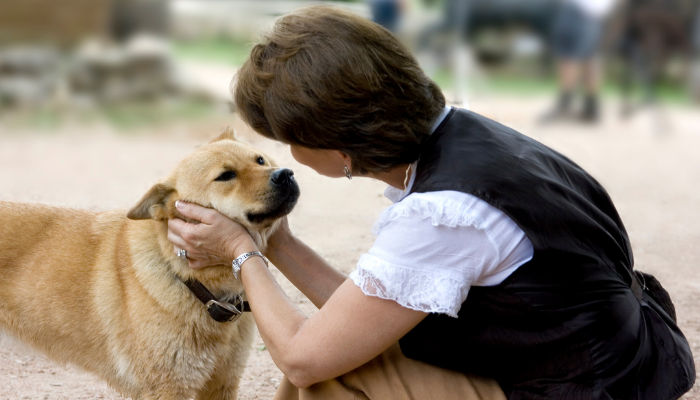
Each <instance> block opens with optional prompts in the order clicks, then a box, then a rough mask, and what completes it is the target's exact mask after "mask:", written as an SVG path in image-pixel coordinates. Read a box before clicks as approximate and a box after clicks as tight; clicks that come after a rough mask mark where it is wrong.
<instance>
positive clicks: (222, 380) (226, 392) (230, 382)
mask: <svg viewBox="0 0 700 400" xmlns="http://www.w3.org/2000/svg"><path fill="white" fill-rule="evenodd" d="M236 356H237V357H235V358H233V359H232V360H229V362H225V363H222V364H221V365H219V366H218V367H217V369H216V371H215V372H214V374H213V375H212V377H211V378H210V379H209V381H208V382H207V383H206V384H205V385H204V387H203V388H202V389H201V390H200V391H199V392H198V393H197V397H195V399H196V400H236V399H237V398H238V384H239V383H240V380H241V375H243V370H244V369H245V363H244V362H245V359H247V358H248V357H242V355H239V354H236ZM241 358H242V359H241ZM241 361H243V362H241Z"/></svg>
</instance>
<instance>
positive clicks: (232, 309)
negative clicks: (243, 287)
mask: <svg viewBox="0 0 700 400" xmlns="http://www.w3.org/2000/svg"><path fill="white" fill-rule="evenodd" d="M184 283H185V286H187V288H188V289H190V291H191V292H192V293H193V294H194V295H195V296H196V297H197V299H199V301H201V302H202V304H204V305H205V306H206V307H207V312H209V315H210V316H211V317H212V318H213V319H214V321H216V322H232V321H235V320H237V319H238V318H239V317H240V316H241V315H242V314H243V313H244V312H250V311H251V310H250V305H249V304H248V302H247V301H243V297H242V296H241V295H240V294H236V295H235V296H234V297H233V299H232V300H218V299H217V298H216V297H214V295H213V294H212V293H211V292H210V291H209V289H207V288H206V286H204V284H203V283H202V282H200V281H198V280H196V279H188V280H186V281H184Z"/></svg>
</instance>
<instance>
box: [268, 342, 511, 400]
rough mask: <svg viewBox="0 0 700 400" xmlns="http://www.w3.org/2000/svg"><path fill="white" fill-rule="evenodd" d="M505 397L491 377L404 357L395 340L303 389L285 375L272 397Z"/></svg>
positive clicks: (291, 399)
mask: <svg viewBox="0 0 700 400" xmlns="http://www.w3.org/2000/svg"><path fill="white" fill-rule="evenodd" d="M320 399H333V400H336V399H338V400H346V399H347V400H367V399H369V400H419V399H420V400H430V399H434V400H506V396H505V395H504V394H503V391H502V390H501V388H500V387H499V386H498V383H496V381H494V380H493V379H487V378H482V377H479V376H475V375H469V374H463V373H460V372H456V371H451V370H447V369H444V368H439V367H435V366H433V365H429V364H426V363H423V362H420V361H415V360H411V359H408V358H406V357H404V355H403V354H402V353H401V349H400V348H399V345H398V343H397V344H395V345H393V346H391V347H390V348H389V349H387V350H386V351H385V352H384V353H382V354H380V355H379V356H378V357H377V358H375V359H373V360H371V361H370V362H368V363H367V364H365V365H363V366H361V367H359V368H357V369H355V370H353V371H350V372H348V373H347V374H345V375H342V376H340V377H338V378H335V379H331V380H328V381H324V382H319V383H316V384H314V385H311V386H310V387H308V388H306V389H299V388H297V387H295V386H294V385H292V384H291V383H290V382H289V380H288V379H287V378H286V377H285V378H284V379H283V380H282V383H281V384H280V386H279V388H278V389H277V393H275V397H274V400H320Z"/></svg>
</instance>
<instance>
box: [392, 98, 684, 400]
mask: <svg viewBox="0 0 700 400" xmlns="http://www.w3.org/2000/svg"><path fill="white" fill-rule="evenodd" d="M439 190H456V191H460V192H463V193H469V194H472V195H475V196H477V197H479V198H481V199H482V200H484V201H486V202H488V203H489V204H491V205H492V206H494V207H496V208H498V209H500V210H501V211H503V212H504V213H505V214H506V215H508V216H509V217H510V218H511V219H512V220H513V221H514V222H515V223H516V224H517V225H518V226H519V227H520V228H521V229H522V230H523V231H524V232H525V234H526V235H527V237H528V238H529V239H530V241H531V242H532V245H533V248H534V256H533V258H532V260H531V261H529V262H528V263H526V264H524V265H522V266H521V267H520V268H518V269H517V270H516V271H515V272H514V273H513V274H512V275H511V276H510V277H508V278H507V279H506V280H505V281H504V282H502V283H501V284H499V285H497V286H491V287H477V286H474V287H472V288H471V289H470V291H469V295H468V297H467V300H466V301H465V302H464V303H463V304H462V308H461V310H460V312H459V318H451V317H449V316H447V315H444V314H431V315H429V316H428V317H427V318H426V319H425V320H424V321H422V322H421V323H420V324H419V325H418V326H416V327H415V328H414V329H413V330H412V331H411V332H409V333H408V334H407V335H406V336H404V337H403V338H402V339H401V340H400V344H401V349H402V351H403V353H404V354H405V355H406V356H407V357H409V358H413V359H417V360H421V361H424V362H428V363H430V364H434V365H438V366H441V367H445V368H449V369H454V370H458V371H462V372H468V373H474V374H478V375H482V376H486V377H492V378H495V379H496V380H497V381H498V382H499V384H500V385H501V387H502V388H503V390H504V391H505V393H506V396H507V397H508V398H509V399H551V400H554V399H556V400H563V399H581V400H596V399H606V400H607V399H648V400H665V399H676V398H678V397H680V396H681V395H682V394H683V393H685V392H686V391H688V390H690V388H691V387H692V385H693V382H694V380H695V366H694V364H693V357H692V354H691V352H690V347H689V345H688V342H687V341H686V339H685V337H684V336H683V334H682V333H681V331H680V330H679V329H678V327H677V326H676V324H675V322H674V321H673V319H672V318H671V317H669V315H668V314H667V313H666V312H664V311H663V309H662V308H661V307H660V306H659V305H658V304H656V303H655V302H654V301H653V300H651V298H650V297H649V296H648V294H647V293H646V292H645V293H644V294H642V293H641V291H640V292H639V293H638V294H637V296H635V294H634V293H633V291H632V290H631V288H630V286H631V285H632V281H633V279H634V278H633V272H632V266H633V260H632V250H631V247H630V243H629V239H628V237H627V233H626V231H625V228H624V226H623V224H622V221H621V220H620V217H619V216H618V214H617V211H616V210H615V207H614V206H613V204H612V201H611V200H610V197H609V196H608V194H607V193H606V192H605V190H604V189H603V188H602V187H601V186H600V184H599V183H598V182H596V180H595V179H593V178H592V177H591V176H590V175H588V174H587V173H586V172H585V171H584V170H583V169H581V168H580V167H579V166H578V165H576V164H574V163H573V162H572V161H571V160H569V159H568V158H566V157H564V156H563V155H561V154H559V153H557V152H556V151H554V150H552V149H550V148H548V147H546V146H544V145H542V144H541V143H539V142H537V141H535V140H533V139H531V138H529V137H527V136H524V135H522V134H520V133H518V132H516V131H514V130H512V129H510V128H507V127H505V126H503V125H501V124H499V123H497V122H495V121H492V120H489V119H488V118H485V117H483V116H480V115H478V114H475V113H472V112H469V111H465V110H454V109H453V110H452V111H451V112H450V113H449V115H448V116H447V117H446V118H445V120H444V121H443V122H442V124H441V125H440V126H439V127H438V129H437V130H436V131H435V132H434V133H433V135H432V136H431V137H430V139H429V140H428V141H427V142H426V144H425V145H424V148H423V151H422V153H421V157H420V161H419V163H418V168H417V174H416V179H415V182H414V185H413V189H412V192H414V193H422V192H431V191H439Z"/></svg>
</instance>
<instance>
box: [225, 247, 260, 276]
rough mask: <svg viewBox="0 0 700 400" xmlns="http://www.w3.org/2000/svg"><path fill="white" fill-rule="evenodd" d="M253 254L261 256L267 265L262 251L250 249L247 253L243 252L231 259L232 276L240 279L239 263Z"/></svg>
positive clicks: (241, 263) (253, 255)
mask: <svg viewBox="0 0 700 400" xmlns="http://www.w3.org/2000/svg"><path fill="white" fill-rule="evenodd" d="M255 256H258V257H260V258H262V259H263V262H265V265H268V263H267V258H265V256H264V255H263V253H261V252H259V251H250V252H248V253H243V254H241V255H240V256H238V257H236V259H235V260H233V263H231V269H233V276H234V277H235V278H236V280H239V281H240V280H241V265H243V263H244V262H245V260H247V259H249V258H250V257H255Z"/></svg>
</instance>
